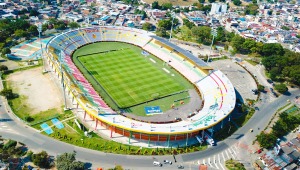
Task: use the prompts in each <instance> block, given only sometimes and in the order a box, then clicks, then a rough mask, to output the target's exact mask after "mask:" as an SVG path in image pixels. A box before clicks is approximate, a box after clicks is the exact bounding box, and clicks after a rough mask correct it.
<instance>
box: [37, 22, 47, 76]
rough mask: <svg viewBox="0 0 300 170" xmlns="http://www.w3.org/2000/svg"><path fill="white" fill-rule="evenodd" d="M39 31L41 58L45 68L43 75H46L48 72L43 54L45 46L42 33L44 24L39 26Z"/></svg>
mask: <svg viewBox="0 0 300 170" xmlns="http://www.w3.org/2000/svg"><path fill="white" fill-rule="evenodd" d="M37 30H38V32H39V39H40V45H41V58H42V62H43V66H44V70H43V73H45V72H47V71H46V66H45V59H44V54H43V44H42V38H41V33H42V31H43V29H42V23H39V24H38V28H37Z"/></svg>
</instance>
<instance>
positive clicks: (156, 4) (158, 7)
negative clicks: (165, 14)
mask: <svg viewBox="0 0 300 170" xmlns="http://www.w3.org/2000/svg"><path fill="white" fill-rule="evenodd" d="M151 6H152V9H160V8H161V6H160V5H159V4H158V1H154V2H153V3H152V5H151Z"/></svg>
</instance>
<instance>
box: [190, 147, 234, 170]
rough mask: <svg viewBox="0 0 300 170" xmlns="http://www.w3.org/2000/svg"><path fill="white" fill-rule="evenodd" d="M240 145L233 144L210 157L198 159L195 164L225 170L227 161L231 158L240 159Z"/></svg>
mask: <svg viewBox="0 0 300 170" xmlns="http://www.w3.org/2000/svg"><path fill="white" fill-rule="evenodd" d="M238 153H239V150H238V147H237V145H233V146H231V147H229V148H227V149H225V150H224V151H222V152H219V153H218V154H215V155H212V156H210V157H208V158H205V159H202V160H197V161H195V162H194V164H197V165H200V164H204V165H207V166H208V167H209V169H220V170H225V169H226V168H225V161H226V160H229V159H238Z"/></svg>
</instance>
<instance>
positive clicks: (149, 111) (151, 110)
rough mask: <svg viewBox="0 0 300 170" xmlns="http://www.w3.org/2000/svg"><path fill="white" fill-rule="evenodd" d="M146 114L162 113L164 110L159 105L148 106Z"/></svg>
mask: <svg viewBox="0 0 300 170" xmlns="http://www.w3.org/2000/svg"><path fill="white" fill-rule="evenodd" d="M144 109H145V112H146V114H147V115H148V114H156V113H161V112H162V110H161V109H160V107H159V106H146V107H145V108H144Z"/></svg>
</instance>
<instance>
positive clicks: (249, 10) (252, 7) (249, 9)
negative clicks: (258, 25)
mask: <svg viewBox="0 0 300 170" xmlns="http://www.w3.org/2000/svg"><path fill="white" fill-rule="evenodd" d="M256 14H258V5H257V4H249V5H247V6H246V8H245V15H256Z"/></svg>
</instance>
